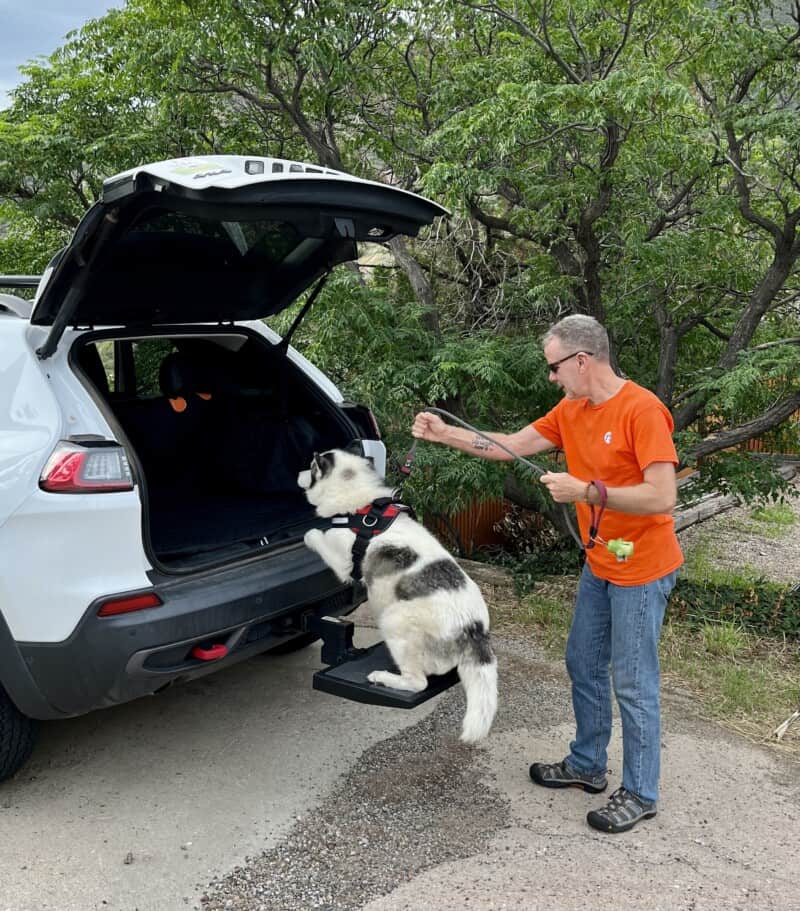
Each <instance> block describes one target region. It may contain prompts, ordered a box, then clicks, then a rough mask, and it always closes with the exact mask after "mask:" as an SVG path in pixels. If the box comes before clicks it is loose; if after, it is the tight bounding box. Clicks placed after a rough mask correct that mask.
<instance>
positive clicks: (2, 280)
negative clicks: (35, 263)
mask: <svg viewBox="0 0 800 911" xmlns="http://www.w3.org/2000/svg"><path fill="white" fill-rule="evenodd" d="M41 280H42V276H41V275H0V288H38V287H39V282H40V281H41Z"/></svg>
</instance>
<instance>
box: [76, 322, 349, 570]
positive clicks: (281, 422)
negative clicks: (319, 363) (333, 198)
mask: <svg viewBox="0 0 800 911" xmlns="http://www.w3.org/2000/svg"><path fill="white" fill-rule="evenodd" d="M73 363H74V364H75V365H76V366H77V368H78V371H79V372H80V373H82V374H83V376H84V378H85V379H88V380H89V381H90V383H91V384H92V385H93V386H94V388H95V390H96V392H97V395H98V396H99V398H100V400H101V405H102V407H103V408H104V410H106V413H107V414H109V413H110V416H111V417H112V418H113V422H114V423H116V424H117V425H118V426H119V427H120V428H121V430H122V434H123V435H124V437H125V439H124V440H120V442H123V443H124V444H126V448H127V449H128V450H129V455H130V456H132V458H131V465H132V468H133V470H134V472H135V474H136V475H137V480H138V481H139V483H140V488H141V497H142V505H143V514H144V520H143V525H144V529H143V531H144V534H145V538H146V541H147V540H149V545H150V548H151V550H152V552H153V554H154V555H155V557H156V558H157V560H158V561H159V562H160V563H161V564H162V565H164V566H167V567H174V568H183V567H192V566H196V565H203V564H206V563H218V562H220V561H225V560H229V559H230V560H235V559H240V558H242V557H244V556H247V555H248V554H251V553H253V552H254V551H258V550H263V549H265V548H269V547H272V546H275V545H277V544H283V543H287V542H288V541H291V540H293V539H297V538H299V537H301V536H302V535H303V533H304V532H305V530H307V529H308V528H309V527H311V526H312V525H313V523H314V519H315V517H314V514H313V509H312V507H310V506H309V504H308V503H307V501H306V499H305V496H304V494H303V491H302V490H301V489H300V488H299V487H298V486H297V475H298V472H300V471H302V470H304V469H305V468H307V467H308V465H309V464H310V461H311V458H312V455H313V453H314V452H315V451H324V450H326V449H331V448H334V447H337V446H346V445H347V444H348V443H350V442H351V441H352V440H353V439H354V438H355V437H357V436H358V435H359V433H358V430H357V429H356V427H355V426H354V425H353V424H352V423H351V421H350V420H349V419H348V417H347V415H346V414H345V412H344V411H343V410H342V409H341V408H339V407H337V406H336V404H334V403H332V402H331V401H329V400H327V399H326V398H325V396H323V395H322V394H321V392H320V391H319V390H317V389H316V388H315V386H314V384H313V383H312V382H311V381H310V380H309V378H308V377H307V376H306V375H305V374H304V373H303V371H302V370H300V369H299V368H298V367H297V366H295V365H294V364H293V363H292V362H291V360H290V359H289V358H288V357H287V355H286V353H285V351H284V350H283V349H282V348H280V347H279V346H276V345H271V344H270V343H269V342H268V341H267V340H266V339H264V338H263V337H261V336H258V335H256V334H255V333H253V334H246V333H244V332H242V331H236V332H224V331H220V332H218V333H209V334H205V335H203V336H198V335H190V334H176V335H174V336H169V337H165V336H160V337H156V336H153V337H142V338H129V337H126V338H120V339H113V338H103V339H101V340H96V341H89V342H84V343H81V344H80V346H76V350H75V351H73ZM130 450H132V452H131V451H130Z"/></svg>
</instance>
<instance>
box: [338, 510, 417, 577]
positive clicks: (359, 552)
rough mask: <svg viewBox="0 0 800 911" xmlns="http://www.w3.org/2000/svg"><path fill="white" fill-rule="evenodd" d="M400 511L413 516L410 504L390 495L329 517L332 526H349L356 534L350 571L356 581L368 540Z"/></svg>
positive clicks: (383, 529)
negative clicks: (341, 514)
mask: <svg viewBox="0 0 800 911" xmlns="http://www.w3.org/2000/svg"><path fill="white" fill-rule="evenodd" d="M401 513H406V514H407V515H410V516H411V518H412V519H413V518H414V511H413V510H412V509H411V507H410V506H406V505H405V504H404V503H399V502H398V501H397V500H394V499H393V498H392V497H378V499H377V500H373V501H372V502H371V503H370V504H369V506H364V507H363V508H362V509H357V510H356V511H355V512H354V513H352V514H350V515H346V516H332V517H331V520H330V521H331V527H332V528H349V529H350V531H352V532H353V534H354V535H355V536H356V537H355V540H354V541H353V550H352V554H353V570H352V572H351V573H350V575H351V576H352V578H353V580H354V581H356V582H357V581H358V580H359V579H361V577H362V575H363V573H362V569H361V566H362V563H363V562H364V554H365V553H366V552H367V547H368V546H369V544H370V542H371V541H372V540H373V538H374V537H375V536H376V535H379V534H381V533H382V532H384V531H386V529H387V528H389V527H390V526H391V524H392V522H394V520H395V519H396V518H397V517H398V516H399V515H400V514H401Z"/></svg>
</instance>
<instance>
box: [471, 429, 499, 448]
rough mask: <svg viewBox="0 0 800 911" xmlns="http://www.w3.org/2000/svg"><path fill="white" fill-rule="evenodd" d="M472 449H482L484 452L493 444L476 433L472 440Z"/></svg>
mask: <svg viewBox="0 0 800 911" xmlns="http://www.w3.org/2000/svg"><path fill="white" fill-rule="evenodd" d="M472 448H473V449H482V450H483V451H484V452H489V451H491V450H492V449H494V446H493V445H492V444H491V443H490V442H489V441H488V440H486V439H484V438H483V437H482V436H478V434H477V433H476V434H475V436H474V437H473V440H472Z"/></svg>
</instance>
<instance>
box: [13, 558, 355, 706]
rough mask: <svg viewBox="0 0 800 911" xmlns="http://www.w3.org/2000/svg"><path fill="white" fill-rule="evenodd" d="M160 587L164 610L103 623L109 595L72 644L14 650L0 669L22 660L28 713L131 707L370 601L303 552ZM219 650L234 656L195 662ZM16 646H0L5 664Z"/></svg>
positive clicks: (20, 684)
mask: <svg viewBox="0 0 800 911" xmlns="http://www.w3.org/2000/svg"><path fill="white" fill-rule="evenodd" d="M154 590H155V591H156V592H157V593H158V595H159V596H160V597H161V599H162V601H163V602H164V603H163V604H162V605H161V606H159V607H154V608H147V609H144V610H141V611H136V612H133V613H129V614H122V615H120V616H116V617H104V618H100V617H98V616H97V609H98V607H99V605H100V603H102V601H105V600H107V599H106V598H105V597H104V598H102V599H98V600H97V601H96V602H95V603H93V604H92V605H90V607H89V609H88V610H87V611H86V613H85V615H84V617H83V619H82V621H81V622H80V623H79V625H78V626H77V628H76V629H75V631H74V633H73V635H72V636H70V638H69V639H68V640H66V641H64V642H59V643H34V642H22V643H13V647H14V648H15V649H16V650H17V653H18V654H17V656H14V655H10V654H9V655H8V658H9V659H10V660H9V661H8V662H5V661H3V662H0V663H3V664H5V666H6V667H11V666H12V664H15V666H18V667H19V666H20V663H21V670H22V671H23V672H22V673H17V674H12V675H10V677H9V680H8V681H6V680H5V679H4V680H3V683H4V685H5V688H6V690H7V691H8V692H9V695H10V696H11V698H12V699H13V700H14V702H15V703H16V704H17V706H18V707H19V708H20V710H21V711H22V712H24V713H25V714H27V715H30V716H31V717H34V718H41V719H47V718H63V717H69V716H74V715H81V714H84V713H86V712H89V711H92V710H93V709H97V708H102V707H105V706H110V705H116V704H118V703H122V702H128V701H130V700H132V699H136V698H138V697H139V696H144V695H148V694H151V693H155V692H157V691H158V690H160V689H162V688H164V687H165V686H168V685H169V684H171V683H176V682H182V681H185V680H190V679H193V678H195V677H199V676H203V675H205V674H208V673H211V672H212V671H215V670H218V669H220V668H223V667H226V666H229V665H231V664H234V663H236V662H238V661H241V660H243V659H245V658H249V657H251V656H252V655H255V654H257V653H259V652H264V651H268V650H269V649H271V648H274V647H276V646H278V645H280V644H282V643H285V642H287V641H290V640H291V639H293V638H296V637H297V636H298V635H301V634H302V633H304V632H306V631H308V629H309V625H310V623H311V622H313V621H312V618H313V617H317V616H324V615H326V614H327V615H332V616H344V615H346V614H348V613H350V612H351V611H352V610H354V609H355V608H356V607H357V606H358V604H359V603H361V601H362V600H363V598H364V595H363V589H362V588H361V587H359V588H357V589H353V588H352V587H351V586H343V585H342V584H341V583H340V582H339V581H338V579H336V577H335V576H334V575H333V574H332V573H331V572H330V570H328V569H327V568H326V567H325V566H324V565H323V564H322V562H321V561H320V560H319V558H318V557H317V556H316V554H313V553H312V552H311V551H309V550H308V549H307V548H305V547H302V546H301V547H297V548H292V549H289V550H287V551H285V552H284V553H283V554H274V555H271V556H270V557H269V558H268V559H264V560H261V561H258V562H257V563H254V564H252V565H250V566H248V567H242V566H239V567H236V568H233V569H229V570H226V571H218V572H210V573H205V574H202V575H196V576H192V578H191V579H189V578H187V579H182V580H178V581H174V580H171V581H169V582H166V581H165V582H163V583H162V584H159V583H158V582H156V584H155V585H154ZM212 644H222V645H225V646H226V650H227V653H226V654H225V656H224V657H221V658H216V659H214V660H211V661H204V660H201V659H199V658H196V657H194V656H193V654H192V651H193V649H194V648H195V647H196V646H204V647H207V646H209V645H212ZM9 647H10V646H9V644H8V642H6V644H5V647H4V646H3V644H2V643H1V642H0V658H5V657H6V653H7V651H8V649H9ZM15 657H16V659H17V660H16V663H15V661H14V659H15ZM3 677H4V678H5V675H3Z"/></svg>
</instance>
